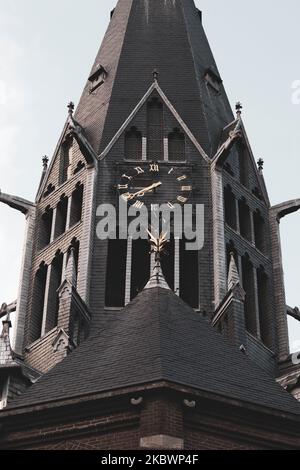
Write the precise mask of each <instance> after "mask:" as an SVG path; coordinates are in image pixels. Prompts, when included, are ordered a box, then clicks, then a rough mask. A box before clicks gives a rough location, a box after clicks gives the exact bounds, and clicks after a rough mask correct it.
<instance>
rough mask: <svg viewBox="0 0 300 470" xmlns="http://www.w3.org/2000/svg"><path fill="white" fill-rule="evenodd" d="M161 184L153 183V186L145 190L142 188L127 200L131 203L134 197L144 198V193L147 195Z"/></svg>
mask: <svg viewBox="0 0 300 470" xmlns="http://www.w3.org/2000/svg"><path fill="white" fill-rule="evenodd" d="M161 185H162V183H161V182H159V183H154V184H151V186H148V187H147V188H143V189H141V190H140V191H138V192H136V193H134V194H131V195H130V197H128V200H129V201H131V200H132V199H134V198H135V197H138V196H145V194H146V193H149V192H150V191H153V189H156V188H158V187H159V186H161Z"/></svg>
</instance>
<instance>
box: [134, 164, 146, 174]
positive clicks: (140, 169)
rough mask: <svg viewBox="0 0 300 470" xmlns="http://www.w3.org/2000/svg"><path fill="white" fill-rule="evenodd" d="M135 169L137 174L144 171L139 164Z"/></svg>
mask: <svg viewBox="0 0 300 470" xmlns="http://www.w3.org/2000/svg"><path fill="white" fill-rule="evenodd" d="M135 171H136V172H137V174H138V175H142V174H143V173H145V172H144V170H143V168H141V167H140V166H137V167H136V168H135Z"/></svg>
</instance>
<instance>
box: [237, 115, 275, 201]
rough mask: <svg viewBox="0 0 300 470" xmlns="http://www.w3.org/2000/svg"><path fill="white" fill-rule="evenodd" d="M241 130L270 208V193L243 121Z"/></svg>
mask: <svg viewBox="0 0 300 470" xmlns="http://www.w3.org/2000/svg"><path fill="white" fill-rule="evenodd" d="M240 130H241V132H242V134H243V137H244V139H245V143H246V146H247V150H248V152H249V155H250V161H251V163H252V166H253V169H254V172H255V174H256V177H257V181H258V184H259V187H260V190H261V192H262V195H263V197H264V199H265V202H266V203H267V205H268V206H270V205H271V204H270V199H269V195H268V192H267V188H266V185H265V180H264V177H263V175H262V173H260V172H259V171H258V168H257V164H256V160H255V158H254V155H253V152H252V148H251V145H250V142H249V139H248V135H247V132H246V129H245V126H244V123H243V120H242V119H241V125H240Z"/></svg>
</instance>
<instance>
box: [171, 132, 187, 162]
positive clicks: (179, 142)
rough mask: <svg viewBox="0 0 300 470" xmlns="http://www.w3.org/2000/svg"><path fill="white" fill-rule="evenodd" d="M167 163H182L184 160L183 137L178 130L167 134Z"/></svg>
mask: <svg viewBox="0 0 300 470" xmlns="http://www.w3.org/2000/svg"><path fill="white" fill-rule="evenodd" d="M168 142H169V145H168V148H169V161H170V162H182V161H184V160H185V137H184V134H183V133H182V132H180V130H179V129H174V131H173V132H172V133H171V134H169V137H168Z"/></svg>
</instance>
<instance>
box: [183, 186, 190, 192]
mask: <svg viewBox="0 0 300 470" xmlns="http://www.w3.org/2000/svg"><path fill="white" fill-rule="evenodd" d="M181 191H192V186H181Z"/></svg>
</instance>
